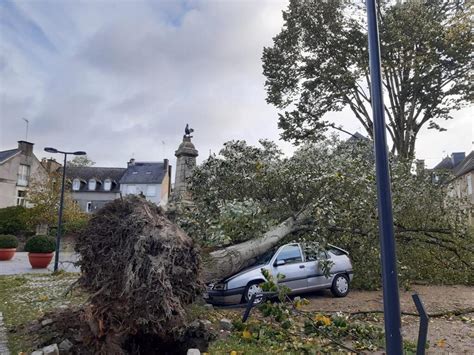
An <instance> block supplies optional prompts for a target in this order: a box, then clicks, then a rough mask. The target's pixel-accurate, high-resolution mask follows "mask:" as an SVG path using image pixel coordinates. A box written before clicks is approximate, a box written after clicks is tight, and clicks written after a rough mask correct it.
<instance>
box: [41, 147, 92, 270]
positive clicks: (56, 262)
mask: <svg viewBox="0 0 474 355" xmlns="http://www.w3.org/2000/svg"><path fill="white" fill-rule="evenodd" d="M44 150H45V152H48V153H61V154H64V164H63V177H62V183H61V199H60V200H59V213H58V230H57V231H56V252H55V255H54V271H55V272H56V271H58V265H59V244H60V242H61V226H62V222H63V205H64V182H65V180H66V162H67V161H66V159H67V155H68V154H70V155H86V152H82V151H77V152H63V151H60V150H57V149H56V148H51V147H46V148H44Z"/></svg>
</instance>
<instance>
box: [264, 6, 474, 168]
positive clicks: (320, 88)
mask: <svg viewBox="0 0 474 355" xmlns="http://www.w3.org/2000/svg"><path fill="white" fill-rule="evenodd" d="M379 3H380V6H379V14H378V15H379V16H378V17H379V30H380V44H381V56H382V80H383V87H384V91H385V98H384V101H385V115H386V121H387V131H388V132H389V134H390V137H391V140H392V142H393V149H392V151H393V152H397V153H398V154H399V155H400V156H401V157H403V158H408V159H411V158H413V157H414V153H415V141H416V137H417V135H418V133H419V131H420V129H421V128H422V127H424V126H428V128H432V129H437V130H444V128H442V121H443V120H447V119H451V118H452V116H451V112H452V111H453V110H457V109H459V108H461V107H462V106H463V105H465V104H467V102H469V101H471V102H472V93H470V91H469V82H470V81H469V70H470V68H471V59H472V50H473V47H472V32H471V25H470V19H469V11H468V5H467V2H464V1H455V2H452V1H441V0H433V1H419V0H407V1H397V2H395V1H380V2H379ZM283 19H284V27H283V29H282V30H281V32H280V33H279V34H278V35H276V36H275V37H274V39H273V41H274V44H273V46H272V47H266V48H264V50H263V58H262V60H263V72H264V75H265V76H266V82H265V87H266V90H267V102H269V103H271V104H273V105H274V106H276V107H277V108H279V109H281V110H282V111H283V112H282V113H281V114H279V127H280V128H281V129H282V130H283V133H282V137H283V138H284V139H286V140H293V141H295V142H296V143H299V142H305V141H308V140H313V141H317V140H319V139H322V138H323V137H324V132H325V131H326V130H327V129H329V128H331V127H332V128H336V129H341V130H343V129H342V128H340V127H336V126H335V124H334V123H333V122H331V121H330V120H329V119H327V118H326V116H325V115H326V114H327V113H328V112H331V111H341V110H342V109H344V108H350V110H351V111H352V114H353V115H354V116H355V118H357V120H358V121H359V122H360V123H361V124H362V126H363V127H364V128H365V130H366V131H367V132H368V134H369V135H370V136H371V137H372V136H373V121H372V118H371V113H370V112H371V108H370V103H371V96H370V90H369V88H370V74H369V63H368V48H367V47H368V45H367V31H366V28H367V25H366V20H365V19H366V14H365V7H364V5H363V3H362V2H360V3H359V4H358V5H357V3H356V4H354V2H350V1H342V0H330V1H320V0H308V1H300V0H291V1H290V4H289V6H288V9H287V10H286V11H284V12H283Z"/></svg>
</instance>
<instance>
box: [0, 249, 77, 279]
mask: <svg viewBox="0 0 474 355" xmlns="http://www.w3.org/2000/svg"><path fill="white" fill-rule="evenodd" d="M75 261H77V254H74V253H71V252H61V253H60V254H59V269H60V270H64V271H67V272H79V271H80V270H79V268H78V267H76V266H74V264H73V263H74V262H75ZM53 267H54V258H53V260H52V261H51V263H50V264H49V267H48V268H47V269H33V268H31V265H30V262H29V261H28V253H26V252H17V253H16V254H15V256H14V257H13V259H12V260H8V261H0V275H16V274H32V273H33V274H41V273H49V272H52V271H53Z"/></svg>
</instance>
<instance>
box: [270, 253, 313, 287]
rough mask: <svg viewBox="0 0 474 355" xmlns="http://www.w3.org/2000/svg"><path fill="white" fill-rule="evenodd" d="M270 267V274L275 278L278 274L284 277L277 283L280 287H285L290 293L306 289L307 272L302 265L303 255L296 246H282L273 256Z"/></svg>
mask: <svg viewBox="0 0 474 355" xmlns="http://www.w3.org/2000/svg"><path fill="white" fill-rule="evenodd" d="M272 265H273V266H272V274H273V276H274V277H275V278H276V277H277V275H278V274H283V275H285V278H284V279H283V280H281V281H279V284H280V285H285V286H287V287H289V288H290V289H291V290H292V291H298V290H302V289H305V288H306V287H307V285H308V282H307V272H306V268H305V265H304V263H303V254H302V252H301V248H300V246H299V245H298V244H288V245H285V246H283V247H282V248H281V249H280V250H279V251H278V252H277V254H276V255H275V257H274V259H273V264H272Z"/></svg>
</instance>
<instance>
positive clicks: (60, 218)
mask: <svg viewBox="0 0 474 355" xmlns="http://www.w3.org/2000/svg"><path fill="white" fill-rule="evenodd" d="M66 157H67V154H66V153H64V165H63V178H62V183H61V200H60V201H59V216H58V230H57V231H56V253H55V255H54V272H56V271H58V266H59V244H60V243H61V225H62V222H63V205H64V181H65V178H66Z"/></svg>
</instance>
